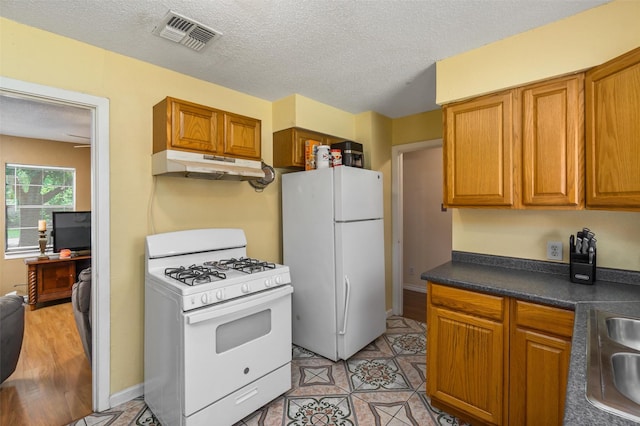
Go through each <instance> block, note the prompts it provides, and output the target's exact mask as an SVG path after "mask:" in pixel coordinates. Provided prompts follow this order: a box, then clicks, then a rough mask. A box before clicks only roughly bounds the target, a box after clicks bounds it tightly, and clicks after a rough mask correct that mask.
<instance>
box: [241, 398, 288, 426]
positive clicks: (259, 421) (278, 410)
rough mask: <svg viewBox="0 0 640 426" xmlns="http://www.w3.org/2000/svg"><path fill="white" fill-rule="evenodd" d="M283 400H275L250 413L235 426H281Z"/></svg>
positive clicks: (282, 422)
mask: <svg viewBox="0 0 640 426" xmlns="http://www.w3.org/2000/svg"><path fill="white" fill-rule="evenodd" d="M284 406H285V398H284V397H283V396H281V397H279V398H276V399H275V400H273V401H271V403H269V404H267V405H265V406H264V407H262V408H260V409H259V410H257V411H255V412H253V413H251V414H250V415H248V416H247V417H245V418H244V419H242V421H241V422H238V423H236V425H235V426H281V425H283V424H286V423H285V422H284Z"/></svg>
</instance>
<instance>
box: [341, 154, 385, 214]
mask: <svg viewBox="0 0 640 426" xmlns="http://www.w3.org/2000/svg"><path fill="white" fill-rule="evenodd" d="M333 170H334V179H333V181H334V193H335V208H334V214H335V219H336V221H338V222H345V221H352V220H365V219H380V218H382V217H383V203H382V173H380V172H376V171H373V170H367V169H359V168H356V167H347V166H343V167H334V168H333Z"/></svg>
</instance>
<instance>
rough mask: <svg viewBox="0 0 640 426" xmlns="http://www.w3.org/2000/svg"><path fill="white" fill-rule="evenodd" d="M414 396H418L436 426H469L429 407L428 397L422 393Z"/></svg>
mask: <svg viewBox="0 0 640 426" xmlns="http://www.w3.org/2000/svg"><path fill="white" fill-rule="evenodd" d="M416 395H418V396H419V398H420V400H421V401H422V403H423V404H424V405H425V406H426V407H427V409H428V410H429V413H430V414H431V416H432V417H433V419H434V420H435V422H436V425H442V426H444V425H447V426H471V425H469V424H468V423H466V422H464V421H462V420H460V419H458V418H457V417H455V416H452V415H451V414H448V413H445V412H444V411H442V410H439V409H437V408H435V407H434V406H432V405H431V401H430V400H429V397H428V396H427V395H426V393H424V392H417V393H416Z"/></svg>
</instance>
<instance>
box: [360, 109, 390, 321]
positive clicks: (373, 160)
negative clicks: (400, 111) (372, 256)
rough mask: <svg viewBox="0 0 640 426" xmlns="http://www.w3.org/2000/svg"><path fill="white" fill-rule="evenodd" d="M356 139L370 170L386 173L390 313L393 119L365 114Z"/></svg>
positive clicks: (387, 291)
mask: <svg viewBox="0 0 640 426" xmlns="http://www.w3.org/2000/svg"><path fill="white" fill-rule="evenodd" d="M355 121H356V135H355V136H356V137H355V140H357V141H358V142H360V143H362V146H363V150H364V154H365V158H364V164H365V167H366V168H370V169H372V170H378V171H380V172H382V179H383V183H382V194H383V199H384V200H385V203H384V241H385V244H384V250H385V283H386V286H385V288H386V301H387V310H390V309H391V308H392V301H393V296H392V294H393V285H392V267H391V265H392V264H391V262H392V255H391V250H392V247H393V244H392V237H393V235H392V226H391V224H392V222H391V219H392V218H391V202H390V201H391V128H392V120H391V119H390V118H388V117H385V116H383V115H380V114H377V113H374V112H371V111H369V112H365V113H362V114H358V115H357V116H356V117H355Z"/></svg>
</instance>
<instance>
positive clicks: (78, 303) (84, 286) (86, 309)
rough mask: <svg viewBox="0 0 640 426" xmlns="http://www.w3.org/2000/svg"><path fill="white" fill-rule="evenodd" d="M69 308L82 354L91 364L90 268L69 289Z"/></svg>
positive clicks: (83, 271) (81, 273)
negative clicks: (71, 309)
mask: <svg viewBox="0 0 640 426" xmlns="http://www.w3.org/2000/svg"><path fill="white" fill-rule="evenodd" d="M71 306H72V307H73V316H74V317H75V320H76V327H77V328H78V334H79V335H80V341H82V347H83V348H84V353H85V354H86V355H87V359H88V360H89V363H91V349H92V345H91V268H86V269H83V270H82V272H80V274H78V282H77V283H75V284H73V286H72V287H71Z"/></svg>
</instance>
